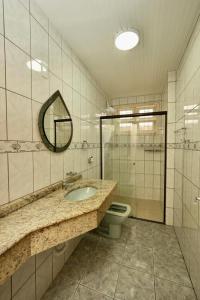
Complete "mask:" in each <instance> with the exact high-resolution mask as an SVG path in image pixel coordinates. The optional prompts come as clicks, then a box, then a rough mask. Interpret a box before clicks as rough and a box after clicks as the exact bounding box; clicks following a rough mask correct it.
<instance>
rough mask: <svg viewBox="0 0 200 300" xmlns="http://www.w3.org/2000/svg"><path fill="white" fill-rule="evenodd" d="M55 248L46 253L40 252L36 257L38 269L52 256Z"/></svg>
mask: <svg viewBox="0 0 200 300" xmlns="http://www.w3.org/2000/svg"><path fill="white" fill-rule="evenodd" d="M52 252H53V248H50V249H48V250H46V251H43V252H40V253H38V254H37V255H36V268H37V269H38V267H39V266H40V265H41V264H42V263H43V262H44V261H45V260H46V258H47V257H48V256H50V255H52Z"/></svg>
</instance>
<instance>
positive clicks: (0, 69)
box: [0, 35, 5, 87]
mask: <svg viewBox="0 0 200 300" xmlns="http://www.w3.org/2000/svg"><path fill="white" fill-rule="evenodd" d="M0 87H5V56H4V38H3V36H1V35H0Z"/></svg>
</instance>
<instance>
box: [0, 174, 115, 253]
mask: <svg viewBox="0 0 200 300" xmlns="http://www.w3.org/2000/svg"><path fill="white" fill-rule="evenodd" d="M84 186H93V187H96V188H97V192H96V194H95V195H94V196H92V197H91V198H89V199H87V200H83V201H74V202H72V201H68V200H64V195H65V194H66V193H68V192H69V191H71V190H73V189H76V188H77V187H84ZM115 186H116V182H115V181H111V180H79V181H77V182H75V183H74V185H73V186H72V187H71V188H70V189H67V190H64V189H61V188H60V189H58V190H56V191H54V192H52V193H51V194H48V195H46V196H44V197H42V198H40V199H38V200H36V201H34V202H32V203H30V204H28V205H26V206H24V207H22V208H20V209H18V210H16V211H14V212H12V213H10V214H8V215H7V216H5V217H3V218H0V256H1V255H2V254H4V253H5V252H6V251H7V250H8V249H10V248H12V247H13V246H14V245H15V244H17V243H18V242H19V241H20V240H22V239H23V238H24V237H26V236H28V235H30V234H31V233H33V232H36V231H38V230H41V229H43V228H46V227H49V226H52V225H56V224H59V223H61V222H63V221H66V220H69V219H72V218H76V217H78V216H81V215H83V214H87V213H89V212H92V211H96V210H98V209H99V207H100V206H101V205H102V204H103V202H104V201H105V199H106V198H107V196H108V195H109V194H110V193H111V192H112V191H113V189H114V188H115Z"/></svg>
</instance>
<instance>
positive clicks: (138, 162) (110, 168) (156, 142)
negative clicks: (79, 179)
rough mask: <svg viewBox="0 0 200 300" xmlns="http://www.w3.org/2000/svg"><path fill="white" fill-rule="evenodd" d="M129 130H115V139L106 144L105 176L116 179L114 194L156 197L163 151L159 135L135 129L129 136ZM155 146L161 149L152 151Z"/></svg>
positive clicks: (140, 197) (150, 198) (143, 197)
mask: <svg viewBox="0 0 200 300" xmlns="http://www.w3.org/2000/svg"><path fill="white" fill-rule="evenodd" d="M131 131H133V130H132V129H131V130H130V132H129V135H128V134H127V135H123V136H122V135H116V136H115V134H114V136H113V139H114V141H113V142H112V141H110V143H107V144H106V145H105V148H104V152H105V158H106V159H105V163H104V166H105V176H106V178H114V179H115V180H117V181H118V182H119V184H118V187H117V189H116V193H117V195H120V196H122V197H129V198H133V199H135V198H137V199H146V200H156V201H159V200H160V196H161V194H160V187H161V158H162V157H161V156H162V155H163V154H164V152H163V150H162V149H161V148H160V144H161V141H162V136H160V137H159V136H156V137H153V136H150V135H145V136H144V135H140V136H137V132H135V134H136V135H135V136H132V134H131ZM122 137H123V138H124V141H122ZM125 138H126V141H125ZM134 140H135V141H134ZM149 144H151V146H149ZM154 148H155V149H160V151H153V149H154ZM148 149H152V151H148ZM108 152H109V153H108Z"/></svg>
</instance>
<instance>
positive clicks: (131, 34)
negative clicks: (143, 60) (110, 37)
mask: <svg viewBox="0 0 200 300" xmlns="http://www.w3.org/2000/svg"><path fill="white" fill-rule="evenodd" d="M139 40H140V37H139V33H138V32H137V31H136V30H132V29H131V30H127V31H123V32H120V33H118V34H117V36H116V38H115V46H116V48H117V49H119V50H122V51H127V50H130V49H133V48H135V47H136V46H137V45H138V43H139Z"/></svg>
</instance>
